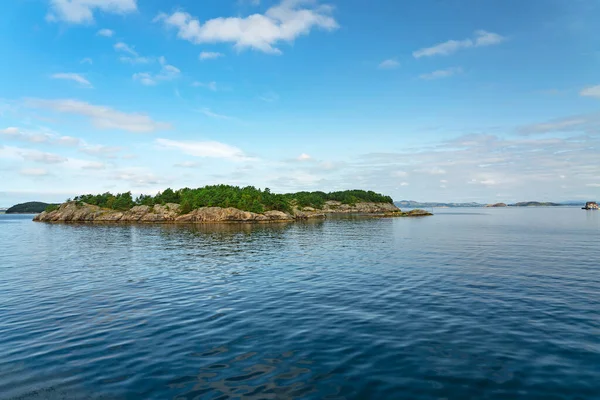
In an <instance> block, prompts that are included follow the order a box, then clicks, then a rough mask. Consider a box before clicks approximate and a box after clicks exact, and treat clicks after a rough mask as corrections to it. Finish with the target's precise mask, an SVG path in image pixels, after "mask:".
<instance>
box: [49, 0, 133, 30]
mask: <svg viewBox="0 0 600 400" xmlns="http://www.w3.org/2000/svg"><path fill="white" fill-rule="evenodd" d="M136 3H137V0H50V12H49V13H48V15H47V16H46V19H47V20H48V21H64V22H68V23H72V24H84V23H92V22H94V12H95V11H102V12H105V13H113V14H127V13H131V12H134V11H136V10H137V4H136Z"/></svg>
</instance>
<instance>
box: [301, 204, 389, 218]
mask: <svg viewBox="0 0 600 400" xmlns="http://www.w3.org/2000/svg"><path fill="white" fill-rule="evenodd" d="M398 212H400V209H399V208H398V207H396V206H395V205H394V204H391V203H367V202H364V203H356V204H355V205H350V204H343V203H341V202H339V201H327V202H325V205H324V206H323V208H322V209H319V210H317V209H314V208H312V207H304V208H302V209H298V208H295V209H294V216H296V218H297V219H309V218H326V217H327V215H329V214H370V215H385V214H388V213H398Z"/></svg>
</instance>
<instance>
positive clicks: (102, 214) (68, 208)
mask: <svg viewBox="0 0 600 400" xmlns="http://www.w3.org/2000/svg"><path fill="white" fill-rule="evenodd" d="M293 219H294V218H293V217H292V216H291V215H289V214H286V213H283V212H280V211H267V212H265V213H264V214H256V213H251V212H247V211H241V210H238V209H237V208H221V207H204V208H199V209H197V210H194V211H192V212H190V213H189V214H184V215H181V214H180V212H179V204H173V203H169V204H165V205H164V206H163V205H155V206H154V207H149V206H135V207H133V208H132V209H131V210H129V211H124V212H122V211H115V210H109V209H105V208H100V207H98V206H93V205H90V204H85V203H84V204H77V203H76V202H73V201H72V202H68V203H64V204H62V205H61V206H60V207H59V208H58V210H55V211H51V212H49V213H48V212H43V213H41V214H39V215H37V216H36V217H35V218H34V221H42V222H144V223H177V222H182V223H185V222H276V221H292V220H293Z"/></svg>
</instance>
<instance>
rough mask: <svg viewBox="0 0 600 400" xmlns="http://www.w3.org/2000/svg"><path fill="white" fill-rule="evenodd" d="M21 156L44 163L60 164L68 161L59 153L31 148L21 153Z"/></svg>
mask: <svg viewBox="0 0 600 400" xmlns="http://www.w3.org/2000/svg"><path fill="white" fill-rule="evenodd" d="M21 156H22V157H23V158H24V159H25V160H27V161H33V162H37V163H42V164H60V163H64V162H66V161H67V159H66V158H65V157H62V156H59V155H58V154H52V153H43V152H41V151H36V150H30V151H27V152H23V153H21Z"/></svg>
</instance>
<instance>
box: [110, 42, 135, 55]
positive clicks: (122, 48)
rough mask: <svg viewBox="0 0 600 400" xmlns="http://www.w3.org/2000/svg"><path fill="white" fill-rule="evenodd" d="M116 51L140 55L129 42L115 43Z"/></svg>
mask: <svg viewBox="0 0 600 400" xmlns="http://www.w3.org/2000/svg"><path fill="white" fill-rule="evenodd" d="M114 48H115V50H116V51H121V52H123V53H128V54H131V55H132V56H134V57H137V56H139V54H138V52H137V51H135V49H134V48H133V47H132V46H129V45H128V44H127V43H123V42H118V43H116V44H115V45H114Z"/></svg>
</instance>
